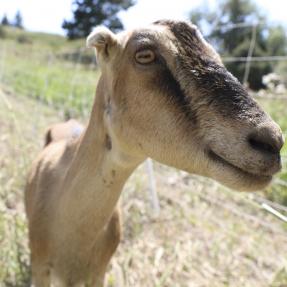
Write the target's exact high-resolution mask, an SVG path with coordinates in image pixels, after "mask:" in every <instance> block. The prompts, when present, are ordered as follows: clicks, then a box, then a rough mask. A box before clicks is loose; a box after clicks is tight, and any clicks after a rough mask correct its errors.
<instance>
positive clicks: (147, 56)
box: [135, 50, 155, 64]
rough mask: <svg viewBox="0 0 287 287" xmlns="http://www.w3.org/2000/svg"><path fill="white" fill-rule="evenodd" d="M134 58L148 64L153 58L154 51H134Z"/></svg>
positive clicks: (140, 62) (138, 61)
mask: <svg viewBox="0 0 287 287" xmlns="http://www.w3.org/2000/svg"><path fill="white" fill-rule="evenodd" d="M135 59H136V61H137V63H139V64H150V63H152V62H153V61H154V60H155V53H154V52H153V51H152V50H143V51H139V52H137V53H136V55H135Z"/></svg>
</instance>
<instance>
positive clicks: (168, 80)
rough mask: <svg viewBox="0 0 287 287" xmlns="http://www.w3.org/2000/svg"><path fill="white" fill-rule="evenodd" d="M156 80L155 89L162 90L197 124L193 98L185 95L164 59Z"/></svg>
mask: <svg viewBox="0 0 287 287" xmlns="http://www.w3.org/2000/svg"><path fill="white" fill-rule="evenodd" d="M155 79H156V83H155V82H154V79H153V86H155V87H154V88H157V89H160V92H161V93H164V94H166V95H167V97H169V98H168V100H169V101H171V102H172V103H175V104H176V106H177V107H178V108H179V109H180V110H181V111H182V112H183V113H184V115H185V116H186V117H187V118H188V119H189V120H191V122H192V123H193V124H196V122H197V119H196V113H195V112H194V111H193V110H192V106H191V104H190V101H191V97H187V96H186V95H185V93H184V92H183V90H182V89H181V87H180V84H179V82H178V81H177V80H176V78H175V77H174V76H173V74H172V72H171V71H170V69H169V68H168V66H167V64H166V62H165V60H164V59H161V64H160V68H159V69H158V71H157V72H156V75H155Z"/></svg>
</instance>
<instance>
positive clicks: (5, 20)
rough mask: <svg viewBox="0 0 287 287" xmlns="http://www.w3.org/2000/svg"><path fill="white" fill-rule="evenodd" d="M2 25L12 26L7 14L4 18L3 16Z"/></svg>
mask: <svg viewBox="0 0 287 287" xmlns="http://www.w3.org/2000/svg"><path fill="white" fill-rule="evenodd" d="M1 25H3V26H9V25H10V23H9V20H8V17H7V15H6V14H4V16H3V18H2V20H1Z"/></svg>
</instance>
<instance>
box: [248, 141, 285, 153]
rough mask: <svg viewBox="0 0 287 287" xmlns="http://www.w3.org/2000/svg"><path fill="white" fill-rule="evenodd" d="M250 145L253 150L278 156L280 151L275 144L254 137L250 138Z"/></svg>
mask: <svg viewBox="0 0 287 287" xmlns="http://www.w3.org/2000/svg"><path fill="white" fill-rule="evenodd" d="M249 144H250V146H251V147H252V148H253V149H255V150H257V151H261V152H265V153H272V154H277V153H278V152H279V151H280V150H278V149H277V148H276V147H275V146H274V145H273V144H271V143H269V142H266V141H264V140H259V139H257V138H253V137H251V138H249Z"/></svg>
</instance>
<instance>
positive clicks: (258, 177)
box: [208, 149, 273, 184]
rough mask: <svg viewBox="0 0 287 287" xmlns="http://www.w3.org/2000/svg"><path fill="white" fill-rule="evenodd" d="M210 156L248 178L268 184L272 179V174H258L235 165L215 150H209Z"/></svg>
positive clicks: (223, 165)
mask: <svg viewBox="0 0 287 287" xmlns="http://www.w3.org/2000/svg"><path fill="white" fill-rule="evenodd" d="M208 156H209V158H210V159H211V160H212V161H213V162H214V163H216V164H219V165H221V166H222V167H223V168H227V169H229V170H231V171H233V172H235V173H236V174H238V175H239V176H240V177H243V178H246V179H248V180H251V181H254V182H266V184H268V183H269V182H270V181H271V180H272V178H273V177H272V175H265V174H258V173H254V172H250V171H246V170H244V169H242V168H241V167H239V166H236V165H234V164H233V163H230V162H229V161H228V160H226V159H225V158H223V157H221V156H220V155H218V154H217V153H216V152H214V151H213V150H211V149H210V150H209V151H208Z"/></svg>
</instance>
